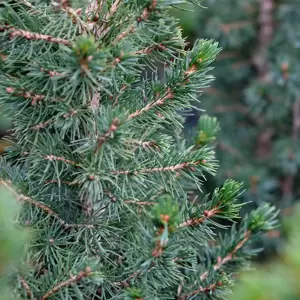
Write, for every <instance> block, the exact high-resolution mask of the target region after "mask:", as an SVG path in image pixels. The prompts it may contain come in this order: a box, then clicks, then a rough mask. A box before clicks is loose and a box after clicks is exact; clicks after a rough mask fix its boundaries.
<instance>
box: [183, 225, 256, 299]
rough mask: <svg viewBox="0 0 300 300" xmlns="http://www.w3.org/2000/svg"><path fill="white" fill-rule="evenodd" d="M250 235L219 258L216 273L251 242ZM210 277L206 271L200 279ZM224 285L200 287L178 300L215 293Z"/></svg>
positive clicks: (246, 235)
mask: <svg viewBox="0 0 300 300" xmlns="http://www.w3.org/2000/svg"><path fill="white" fill-rule="evenodd" d="M250 235H251V231H249V230H248V231H247V232H246V233H245V235H244V238H243V239H242V240H241V241H240V242H239V243H238V244H237V245H236V246H235V248H234V249H233V250H232V251H231V252H229V253H228V254H227V255H226V256H225V257H223V258H222V257H218V262H217V263H216V264H215V265H214V266H213V270H214V271H217V270H219V269H221V267H222V266H223V265H225V264H226V263H227V262H229V261H231V260H232V259H233V256H234V254H235V253H236V252H237V251H238V250H239V249H240V248H242V247H243V246H244V244H245V243H246V242H247V241H248V240H249V238H250ZM208 275H209V272H208V271H206V272H204V273H203V274H202V275H201V276H200V279H201V281H204V280H205V279H206V278H207V277H208ZM222 285H223V283H222V282H221V281H218V282H216V283H214V284H211V285H209V286H207V287H201V286H200V287H199V288H197V289H195V290H194V291H192V292H189V293H187V294H184V295H182V296H180V297H178V300H186V299H188V298H190V297H192V296H196V295H197V294H200V293H207V292H213V291H214V290H215V289H216V288H217V287H219V286H222Z"/></svg>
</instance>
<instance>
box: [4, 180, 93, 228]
mask: <svg viewBox="0 0 300 300" xmlns="http://www.w3.org/2000/svg"><path fill="white" fill-rule="evenodd" d="M0 185H2V186H4V187H6V188H7V189H8V190H9V191H10V192H11V193H12V194H13V195H14V196H15V197H16V199H17V200H18V201H20V202H26V203H29V204H30V205H32V206H35V207H37V208H39V209H40V210H42V211H43V212H44V213H46V214H47V215H50V216H51V217H52V218H53V219H55V220H56V221H58V223H59V224H60V225H62V226H63V227H64V228H65V229H67V228H91V229H92V228H95V226H94V225H90V224H68V223H67V222H66V221H65V220H63V219H62V218H60V217H59V216H58V214H57V213H55V212H54V211H53V210H52V209H51V208H50V207H49V206H47V205H45V204H43V203H40V202H37V201H35V200H33V199H31V198H29V197H27V196H25V195H22V194H18V193H17V192H16V191H15V190H14V188H13V187H12V185H11V183H10V182H9V181H5V180H2V179H1V180H0Z"/></svg>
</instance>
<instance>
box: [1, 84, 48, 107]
mask: <svg viewBox="0 0 300 300" xmlns="http://www.w3.org/2000/svg"><path fill="white" fill-rule="evenodd" d="M6 92H7V93H8V94H13V96H16V97H23V98H25V99H31V100H32V101H31V105H33V106H34V105H35V104H36V103H37V102H38V101H42V100H44V99H45V96H44V95H39V94H34V93H32V92H25V91H21V92H19V93H15V89H14V88H13V87H7V88H6Z"/></svg>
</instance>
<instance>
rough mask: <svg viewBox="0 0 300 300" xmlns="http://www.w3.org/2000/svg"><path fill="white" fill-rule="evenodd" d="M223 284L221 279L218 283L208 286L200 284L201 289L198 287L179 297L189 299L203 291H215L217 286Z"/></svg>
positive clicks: (181, 299)
mask: <svg viewBox="0 0 300 300" xmlns="http://www.w3.org/2000/svg"><path fill="white" fill-rule="evenodd" d="M222 285H223V282H222V281H219V282H217V283H214V284H210V285H209V286H206V287H201V286H200V287H199V289H197V290H195V291H193V292H190V293H188V294H185V295H182V296H181V297H179V298H178V300H185V299H188V298H189V297H192V296H196V295H197V294H201V293H209V292H214V291H215V289H216V288H217V287H219V286H222Z"/></svg>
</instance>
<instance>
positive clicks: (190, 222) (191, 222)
mask: <svg viewBox="0 0 300 300" xmlns="http://www.w3.org/2000/svg"><path fill="white" fill-rule="evenodd" d="M219 212H221V210H220V209H219V206H218V205H217V206H215V207H213V208H212V209H210V210H206V211H204V213H203V216H202V217H200V218H194V219H190V220H187V221H185V222H183V223H181V224H179V226H178V227H188V226H195V225H199V224H201V223H203V222H204V221H205V220H206V219H209V218H212V217H213V216H215V215H216V214H218V213H219Z"/></svg>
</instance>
